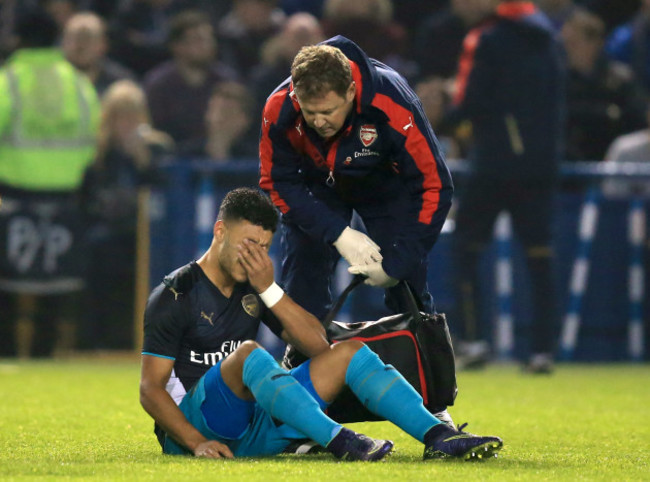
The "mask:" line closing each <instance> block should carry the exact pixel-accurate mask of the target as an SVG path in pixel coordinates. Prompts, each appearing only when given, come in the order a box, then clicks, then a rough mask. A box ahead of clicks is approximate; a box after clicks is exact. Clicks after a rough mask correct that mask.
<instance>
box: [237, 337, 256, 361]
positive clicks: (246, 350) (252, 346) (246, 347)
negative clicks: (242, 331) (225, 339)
mask: <svg viewBox="0 0 650 482" xmlns="http://www.w3.org/2000/svg"><path fill="white" fill-rule="evenodd" d="M258 348H262V345H260V344H259V343H257V342H256V341H254V340H246V341H244V342H243V343H242V344H241V345H239V347H238V348H237V349H236V350H235V352H234V353H236V354H237V355H238V356H240V357H242V359H244V358H246V357H248V355H250V354H251V353H252V352H253V351H254V350H256V349H258ZM234 353H233V354H234Z"/></svg>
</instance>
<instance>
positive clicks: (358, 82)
mask: <svg viewBox="0 0 650 482" xmlns="http://www.w3.org/2000/svg"><path fill="white" fill-rule="evenodd" d="M350 68H351V69H352V80H353V81H354V85H355V87H356V93H355V94H354V99H355V100H356V104H357V113H358V114H361V94H362V93H363V78H362V76H361V70H359V66H358V65H357V63H356V62H352V61H351V60H350Z"/></svg>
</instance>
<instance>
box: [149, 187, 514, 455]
mask: <svg viewBox="0 0 650 482" xmlns="http://www.w3.org/2000/svg"><path fill="white" fill-rule="evenodd" d="M277 220H278V215H277V212H276V210H275V208H274V206H273V204H272V203H271V201H270V200H269V199H268V198H267V197H266V196H265V195H264V194H262V193H261V192H259V191H256V190H254V189H249V188H239V189H235V190H233V191H231V192H230V193H228V194H227V195H226V197H225V199H224V201H223V203H222V204H221V207H220V210H219V215H218V219H217V221H216V223H215V225H214V237H213V240H212V244H211V246H210V248H209V249H208V250H207V252H206V253H205V254H204V255H203V256H202V257H201V258H200V259H199V260H198V261H193V262H191V263H189V264H187V265H186V266H183V267H182V268H180V269H178V270H176V271H174V272H173V273H172V274H171V275H169V276H168V277H166V278H165V280H164V282H163V283H162V284H160V285H159V286H158V287H156V288H155V289H154V290H153V293H152V294H151V297H150V298H149V301H148V305H147V309H146V313H145V327H144V347H143V352H142V375H141V381H140V401H141V403H142V406H143V407H144V409H145V410H146V411H147V412H148V413H149V414H150V415H151V416H152V417H153V419H154V420H155V422H156V434H157V435H158V440H159V441H160V443H161V445H162V447H163V451H164V452H165V453H168V454H194V455H196V456H200V457H209V458H233V457H235V456H258V455H272V454H278V453H280V452H282V451H283V450H284V449H285V448H286V447H287V446H288V445H289V444H290V443H291V442H292V441H294V440H298V439H304V438H309V439H311V440H314V441H315V442H317V443H318V444H320V445H322V446H323V447H325V448H326V449H327V450H328V451H330V452H331V453H332V454H334V455H335V456H336V457H337V458H340V459H345V460H369V461H374V460H380V459H382V458H383V457H385V456H386V455H387V454H388V453H390V451H391V450H392V448H393V443H392V442H391V441H389V440H375V439H372V438H369V437H366V436H364V435H361V434H358V433H355V432H354V431H352V430H349V429H347V428H344V427H342V426H341V425H340V424H338V423H336V422H335V421H333V420H332V419H330V418H329V417H328V416H327V415H326V414H325V413H324V411H323V410H324V409H325V408H326V407H327V405H328V404H329V403H330V402H332V401H333V400H334V399H335V398H336V396H337V394H338V393H339V392H340V390H341V389H342V388H343V387H344V386H345V385H347V386H349V387H350V389H351V390H352V391H353V392H354V393H355V395H356V396H357V397H359V399H360V400H363V401H364V402H365V405H366V406H367V407H368V409H370V410H371V411H372V412H374V413H376V414H377V415H379V416H381V417H383V418H385V419H387V420H390V421H391V422H393V423H395V424H396V425H398V426H399V427H400V428H402V429H403V430H404V431H406V432H407V433H409V434H410V435H412V436H413V437H415V438H416V439H418V440H419V441H420V442H423V443H424V444H425V449H424V458H425V459H427V458H441V457H462V458H466V459H469V458H480V457H486V456H490V455H492V454H494V453H495V452H496V451H497V450H499V449H500V448H501V446H502V441H501V439H500V438H498V437H480V436H476V435H472V434H468V433H464V432H461V431H458V430H455V429H453V428H450V427H449V426H447V425H446V424H444V423H441V422H440V420H438V419H437V418H436V417H434V416H433V415H432V414H431V413H430V412H428V411H427V410H426V409H425V408H424V406H423V405H422V398H421V397H420V395H419V394H418V393H417V392H416V391H415V389H414V388H413V387H411V386H410V385H409V384H408V382H406V380H405V379H404V378H403V377H402V376H401V375H400V374H399V373H398V372H397V371H396V370H395V369H394V368H393V367H392V366H390V365H385V364H384V363H383V362H382V361H381V360H380V359H379V357H378V356H377V355H376V354H375V353H374V352H372V351H371V350H370V349H369V348H368V347H367V346H365V345H364V344H363V343H361V342H358V341H346V342H341V343H338V344H336V345H331V346H330V344H329V343H328V341H327V338H326V335H325V331H324V329H323V327H322V325H321V324H320V323H319V321H318V320H317V319H316V318H315V317H314V316H313V315H311V314H310V313H308V312H307V311H305V310H304V309H303V308H301V307H300V306H299V305H297V304H296V303H295V302H294V301H293V300H292V299H291V298H290V297H289V296H287V295H286V294H285V293H284V292H283V291H282V289H281V288H280V287H279V286H278V285H277V284H275V282H274V281H273V280H274V271H273V264H272V261H271V258H270V257H269V255H268V250H269V246H270V244H271V239H272V237H273V233H274V232H275V228H276V224H277ZM260 322H263V323H265V324H266V325H267V326H268V327H269V328H271V329H272V330H273V331H274V332H275V333H276V334H278V335H279V336H281V337H282V338H283V339H284V340H285V341H287V342H289V343H291V344H293V345H295V346H296V347H297V348H299V349H300V351H302V352H303V353H305V354H307V355H309V356H310V357H311V358H310V360H308V361H306V362H305V363H303V364H302V365H300V366H298V367H297V368H295V369H293V370H291V371H286V370H284V369H282V368H281V367H280V366H279V365H278V364H277V363H276V361H275V360H274V359H273V358H272V357H271V356H270V355H269V353H268V352H267V351H265V350H264V349H263V348H262V347H260V346H259V345H258V344H257V343H256V342H254V341H252V339H253V338H254V337H255V336H256V333H257V330H258V327H259V324H260Z"/></svg>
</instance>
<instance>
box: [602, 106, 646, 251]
mask: <svg viewBox="0 0 650 482" xmlns="http://www.w3.org/2000/svg"><path fill="white" fill-rule="evenodd" d="M605 161H613V162H646V163H650V102H646V126H645V127H644V128H643V129H640V130H638V131H634V132H630V133H629V134H623V135H621V136H619V137H617V138H616V139H614V142H612V144H611V145H610V146H609V148H608V149H607V153H606V154H605ZM603 192H604V193H605V194H606V195H608V196H610V197H629V196H631V195H637V196H643V197H645V198H647V199H650V182H648V180H647V179H639V180H638V181H633V182H631V181H629V180H622V179H608V180H606V181H605V182H603ZM649 247H650V246H649ZM648 259H649V260H650V258H648Z"/></svg>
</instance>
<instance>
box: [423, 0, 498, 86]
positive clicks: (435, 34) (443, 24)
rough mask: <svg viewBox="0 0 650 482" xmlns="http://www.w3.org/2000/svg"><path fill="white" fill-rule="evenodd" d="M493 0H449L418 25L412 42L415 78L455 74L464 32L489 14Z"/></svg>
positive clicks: (447, 76)
mask: <svg viewBox="0 0 650 482" xmlns="http://www.w3.org/2000/svg"><path fill="white" fill-rule="evenodd" d="M493 4H494V0H451V2H450V4H449V7H447V8H445V9H443V10H440V11H438V12H436V13H434V14H433V15H430V16H429V17H426V18H425V19H424V21H422V23H421V24H420V25H419V27H418V29H417V32H416V35H415V40H414V42H413V51H414V58H415V61H416V62H417V64H418V67H419V72H418V77H419V78H426V77H430V76H439V77H445V78H450V77H452V76H454V75H456V69H457V67H458V58H459V57H460V53H461V51H462V48H463V39H464V38H465V35H467V32H469V30H470V29H471V28H472V27H474V26H475V25H476V24H478V23H479V22H480V21H481V20H483V19H484V18H485V17H486V16H488V15H489V14H491V12H492V10H493Z"/></svg>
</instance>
